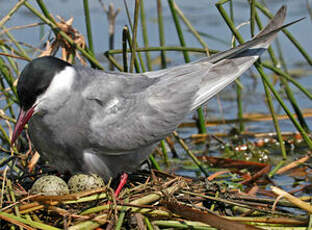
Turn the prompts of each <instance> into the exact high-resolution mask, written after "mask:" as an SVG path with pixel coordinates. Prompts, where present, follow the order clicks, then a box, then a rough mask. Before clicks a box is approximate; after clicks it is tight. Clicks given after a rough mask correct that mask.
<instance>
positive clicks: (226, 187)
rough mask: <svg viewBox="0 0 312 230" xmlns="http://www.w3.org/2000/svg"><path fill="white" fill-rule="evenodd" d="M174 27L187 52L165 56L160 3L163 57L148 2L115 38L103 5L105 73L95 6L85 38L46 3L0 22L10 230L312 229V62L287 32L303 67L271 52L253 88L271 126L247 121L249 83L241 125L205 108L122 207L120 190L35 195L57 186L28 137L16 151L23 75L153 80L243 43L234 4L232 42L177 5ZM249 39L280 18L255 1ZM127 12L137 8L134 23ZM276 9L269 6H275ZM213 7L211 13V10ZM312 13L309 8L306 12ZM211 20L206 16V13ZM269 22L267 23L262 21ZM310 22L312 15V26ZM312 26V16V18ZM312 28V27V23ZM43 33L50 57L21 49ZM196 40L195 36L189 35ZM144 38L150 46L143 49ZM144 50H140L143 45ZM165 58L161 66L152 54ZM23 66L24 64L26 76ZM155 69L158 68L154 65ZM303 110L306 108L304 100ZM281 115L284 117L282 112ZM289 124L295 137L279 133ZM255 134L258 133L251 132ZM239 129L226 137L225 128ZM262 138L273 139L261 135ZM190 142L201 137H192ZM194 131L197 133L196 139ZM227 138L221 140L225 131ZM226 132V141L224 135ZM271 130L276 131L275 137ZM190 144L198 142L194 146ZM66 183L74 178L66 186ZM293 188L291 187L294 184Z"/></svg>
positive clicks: (157, 155)
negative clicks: (70, 66)
mask: <svg viewBox="0 0 312 230" xmlns="http://www.w3.org/2000/svg"><path fill="white" fill-rule="evenodd" d="M167 2H168V7H169V10H170V13H171V19H170V20H172V21H173V23H174V25H175V28H176V31H172V33H175V34H176V36H177V38H178V41H179V43H178V44H176V46H167V45H166V44H168V42H166V34H164V27H165V26H166V22H165V20H168V19H167V18H166V19H164V17H163V5H162V4H163V1H161V0H157V1H155V9H154V10H155V11H156V12H157V20H156V22H153V23H157V26H158V34H159V46H157V47H155V46H153V47H151V46H150V45H149V34H148V24H149V23H150V22H149V21H148V19H147V15H146V11H145V8H144V3H145V2H144V1H142V0H135V1H131V3H130V2H129V1H125V3H124V4H125V9H126V10H127V14H128V26H125V27H124V28H123V31H116V30H115V23H116V18H118V13H119V11H120V9H115V8H114V6H113V5H112V4H111V5H109V6H107V5H104V4H103V3H102V2H101V1H99V3H98V4H99V7H103V14H104V13H105V14H107V18H108V21H109V24H110V30H109V33H108V36H109V49H108V50H107V51H105V52H104V51H103V55H105V57H106V58H107V60H108V62H107V63H106V62H103V61H101V60H102V59H101V58H98V53H97V52H95V50H94V44H93V41H94V39H93V37H92V24H93V23H95V22H93V21H92V14H90V10H89V2H88V0H83V9H81V11H82V12H83V13H84V16H85V26H86V31H87V32H86V34H82V33H81V32H80V31H78V30H77V29H75V28H74V27H73V26H72V19H68V18H66V19H63V18H60V17H57V16H56V15H57V12H56V13H55V14H54V12H50V11H49V9H48V8H47V7H46V4H45V1H43V0H36V1H26V0H19V1H17V3H16V5H15V6H14V7H13V8H12V9H11V10H10V11H9V12H8V13H7V14H6V15H3V16H2V18H1V19H0V28H1V31H0V34H1V37H0V97H1V102H0V103H1V104H0V105H1V107H0V117H1V123H0V150H1V154H2V155H1V158H0V159H1V162H0V166H1V176H0V181H1V184H0V185H1V194H0V228H1V229H18V228H19V229H63V228H65V229H105V228H106V229H135V228H136V229H215V228H217V229H231V230H232V229H311V226H312V220H311V214H312V206H311V176H310V175H311V164H310V162H311V159H310V158H311V148H312V139H311V135H310V127H309V125H311V124H309V123H311V121H310V122H309V117H311V116H312V111H311V110H310V109H307V108H300V106H299V104H300V103H298V94H300V96H302V97H305V98H307V99H308V100H311V98H312V94H311V89H309V88H307V86H304V85H302V84H301V83H300V80H299V79H298V76H301V77H310V76H309V75H310V74H311V71H310V72H309V71H308V70H307V68H306V66H308V67H310V66H311V64H312V58H311V57H310V54H309V53H308V52H307V51H306V49H305V47H302V46H301V44H300V43H299V42H298V41H297V40H296V37H297V36H301V35H297V34H292V33H291V32H289V31H288V30H287V29H283V31H282V32H280V34H284V36H286V37H287V39H289V41H290V43H292V44H293V46H292V47H290V48H289V49H291V51H287V52H297V53H298V55H300V56H302V59H303V60H304V62H303V63H301V64H302V65H300V66H298V67H297V68H296V69H293V68H291V67H289V66H288V64H287V63H285V60H284V56H285V52H284V51H283V50H282V49H281V47H280V46H279V45H277V46H275V48H276V49H273V48H271V47H270V48H269V50H268V53H269V59H268V60H262V61H258V62H257V63H256V64H255V69H254V71H253V72H250V73H249V74H248V75H250V76H248V77H251V78H257V79H261V84H262V86H261V87H262V89H263V90H262V93H263V95H265V96H264V97H265V98H264V101H265V103H266V105H267V108H268V111H269V112H270V113H269V114H263V113H253V114H246V113H244V100H243V91H244V90H245V88H244V85H243V83H242V82H240V81H239V80H237V81H236V82H235V86H234V88H235V90H234V92H235V94H232V95H230V98H229V99H228V100H230V101H231V104H232V105H233V104H234V106H235V107H237V117H232V119H225V118H221V119H219V118H220V116H219V117H218V119H215V117H217V116H214V115H212V114H211V113H212V112H211V111H209V110H208V109H209V108H208V109H207V108H206V107H203V109H199V110H198V111H197V112H196V113H195V114H193V117H192V119H188V120H187V121H186V122H184V123H182V124H181V125H180V126H179V128H178V129H177V131H176V132H173V133H172V135H170V136H168V137H167V138H166V139H165V140H163V141H161V142H160V143H159V146H158V147H157V148H156V149H155V151H154V152H153V153H152V154H151V155H150V162H151V167H152V168H153V170H148V171H138V172H135V173H133V174H132V175H130V176H129V181H128V183H127V184H126V188H124V189H123V190H122V191H121V193H120V194H119V195H118V197H116V195H115V194H116V193H115V191H114V190H115V189H116V186H115V182H114V181H110V182H109V183H108V184H107V185H105V186H104V187H102V188H97V189H92V190H89V191H84V192H77V193H71V194H67V195H59V196H43V195H29V192H28V191H29V189H30V187H31V185H32V184H33V183H34V181H35V180H36V179H38V178H39V177H41V176H42V175H45V174H53V175H56V174H57V175H58V172H55V171H54V170H53V168H52V167H50V166H49V164H48V163H46V162H44V161H43V160H42V159H40V155H39V153H38V152H36V151H35V150H34V149H33V148H32V145H31V141H30V140H29V137H28V135H27V132H24V135H23V136H22V137H21V138H20V139H19V141H18V144H16V145H14V146H11V145H10V137H11V135H12V130H13V127H14V124H15V122H16V108H17V106H18V103H19V102H18V97H17V92H16V84H17V79H18V76H19V74H20V71H21V67H22V66H24V64H25V62H28V61H30V60H31V59H32V58H34V57H38V56H44V55H53V54H57V56H59V57H62V59H64V60H66V61H68V62H71V63H80V64H82V65H89V66H92V67H94V68H98V69H103V70H104V69H105V70H115V71H123V72H146V71H151V70H153V69H156V68H159V67H160V68H166V67H168V66H169V65H170V63H169V62H168V60H170V59H169V58H168V53H170V52H173V51H174V52H179V53H181V54H182V55H183V59H184V62H186V63H187V62H190V61H191V59H192V58H191V57H192V56H193V55H197V54H198V53H200V54H201V55H211V54H214V53H216V52H218V50H214V49H211V47H210V45H209V44H207V43H206V42H205V40H206V38H209V39H211V40H213V41H218V42H222V43H224V42H226V43H231V45H232V46H236V45H237V44H241V43H244V39H243V37H242V36H241V34H240V30H239V28H238V27H239V26H237V25H236V23H235V9H234V8H233V2H232V1H231V0H223V1H219V2H217V3H216V4H215V7H216V10H217V11H218V12H219V13H220V15H221V16H222V18H223V19H224V22H225V23H226V24H227V26H228V29H229V30H230V31H231V33H232V34H233V39H232V40H231V41H227V40H225V38H217V37H216V36H215V35H214V34H213V33H211V34H210V33H208V32H206V31H197V30H196V29H195V28H194V27H193V25H192V23H191V20H189V19H188V17H187V16H186V14H184V12H183V9H182V8H180V7H179V2H178V1H177V2H175V1H174V0H168V1H167ZM246 2H248V4H249V7H248V11H247V10H246V13H247V12H248V13H249V14H250V18H249V19H250V21H249V24H248V25H249V31H250V35H251V36H253V35H254V34H256V31H258V30H260V29H261V28H262V25H263V24H265V23H264V22H262V21H261V18H262V15H264V16H265V17H267V18H271V17H272V15H273V14H274V12H270V11H269V9H268V8H267V7H266V6H265V5H264V4H263V1H256V0H249V1H246ZM127 4H133V5H134V7H133V9H134V10H133V11H130V10H129V9H130V7H128V5H127ZM267 4H268V5H269V1H268V3H267ZM207 7H212V6H207ZM22 8H24V9H27V11H28V13H30V14H31V15H33V16H34V18H36V20H35V21H36V23H34V24H31V25H16V26H15V27H12V28H8V27H6V23H7V22H8V21H9V20H10V18H12V17H14V16H15V14H16V13H17V12H18V11H19V10H21V9H22ZM307 9H308V10H309V12H310V14H311V8H310V5H309V4H308V1H307ZM202 10H205V9H202ZM260 15H261V17H260ZM311 15H312V14H311ZM311 17H312V16H311ZM308 20H310V19H306V21H308ZM34 26H36V27H42V28H43V27H45V28H48V30H49V31H51V33H52V34H53V36H52V39H47V38H44V37H43V38H42V39H43V41H44V46H43V47H33V44H25V43H24V42H23V41H19V40H16V38H15V37H14V36H13V35H12V33H11V31H12V30H17V29H19V30H24V29H26V28H28V27H34ZM184 28H187V29H184ZM116 33H122V38H123V41H122V49H114V35H115V34H116ZM186 33H189V34H191V36H194V37H195V38H196V39H197V40H198V42H199V44H200V46H199V47H189V46H188V45H187V44H186V41H185V34H186ZM138 36H142V38H139V37H138ZM139 41H142V42H139ZM155 52H156V53H157V54H159V56H158V57H157V58H156V59H155V60H154V59H153V58H152V55H151V54H152V53H153V54H154V53H155ZM21 63H23V64H21ZM155 63H157V64H155ZM299 100H300V99H299ZM277 110H278V111H277ZM284 120H287V121H289V122H288V123H287V124H288V126H287V128H288V129H284V128H282V127H281V126H280V124H281V122H282V121H284ZM250 122H252V123H253V124H255V126H256V128H254V129H253V130H252V131H250V129H247V128H246V126H247V124H249V123H250ZM225 126H227V127H232V129H231V130H230V131H229V132H224V130H225V129H224V128H219V127H225ZM261 126H272V127H274V131H273V132H262V131H258V130H257V128H259V130H262V129H261V128H260V127H261ZM189 130H192V132H189ZM194 130H196V133H195V132H194ZM220 130H221V131H220ZM222 130H223V132H222ZM272 130H273V129H272ZM190 133H191V134H190ZM61 177H63V178H64V179H65V180H67V179H68V176H67V175H61ZM289 181H290V182H289Z"/></svg>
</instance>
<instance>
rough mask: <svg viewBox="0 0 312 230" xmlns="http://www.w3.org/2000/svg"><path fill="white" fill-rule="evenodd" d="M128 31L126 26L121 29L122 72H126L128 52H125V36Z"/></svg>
mask: <svg viewBox="0 0 312 230" xmlns="http://www.w3.org/2000/svg"><path fill="white" fill-rule="evenodd" d="M128 33H129V29H128V27H127V26H124V27H123V29H122V63H123V72H128V52H127V34H128Z"/></svg>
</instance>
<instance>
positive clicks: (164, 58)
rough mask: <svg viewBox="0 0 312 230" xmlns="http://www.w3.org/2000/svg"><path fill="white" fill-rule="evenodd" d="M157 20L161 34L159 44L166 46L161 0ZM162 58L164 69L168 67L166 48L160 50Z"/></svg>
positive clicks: (158, 5)
mask: <svg viewBox="0 0 312 230" xmlns="http://www.w3.org/2000/svg"><path fill="white" fill-rule="evenodd" d="M157 22H158V30H159V32H158V34H159V44H160V46H161V47H163V46H165V34H164V22H163V15H162V5H161V0H157ZM160 59H161V68H162V69H164V68H166V67H167V61H166V53H165V52H164V50H161V52H160Z"/></svg>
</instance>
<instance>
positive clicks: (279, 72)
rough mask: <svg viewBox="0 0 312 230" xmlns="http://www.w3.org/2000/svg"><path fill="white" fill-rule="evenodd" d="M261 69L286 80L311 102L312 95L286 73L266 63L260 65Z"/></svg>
mask: <svg viewBox="0 0 312 230" xmlns="http://www.w3.org/2000/svg"><path fill="white" fill-rule="evenodd" d="M261 64H262V66H263V67H265V68H267V69H269V70H271V71H273V72H274V73H276V74H277V75H278V76H279V77H283V78H285V79H287V80H288V81H289V82H291V83H292V84H293V85H294V86H296V87H297V88H298V89H299V90H301V91H302V92H303V93H304V94H305V95H306V96H307V97H308V98H309V99H310V100H312V93H311V92H310V91H309V90H307V89H306V88H305V87H303V86H302V85H301V84H300V83H299V82H298V81H296V80H295V79H294V78H293V77H292V76H290V75H289V74H288V73H286V72H284V71H282V70H281V69H279V68H277V67H275V66H273V65H270V64H268V63H265V62H263V63H261Z"/></svg>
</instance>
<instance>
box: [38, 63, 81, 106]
mask: <svg viewBox="0 0 312 230" xmlns="http://www.w3.org/2000/svg"><path fill="white" fill-rule="evenodd" d="M74 78H75V69H74V68H73V67H71V66H67V67H66V68H65V69H64V70H62V71H61V72H59V73H58V74H56V75H55V76H54V78H53V80H52V82H51V83H50V86H49V87H48V89H47V90H46V91H45V93H44V94H42V95H40V96H39V97H38V98H37V100H36V103H35V104H36V105H38V104H40V103H41V102H42V101H44V100H45V99H47V98H54V97H56V96H57V95H58V94H60V93H62V92H66V91H69V90H70V89H71V87H72V84H73V82H74Z"/></svg>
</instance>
